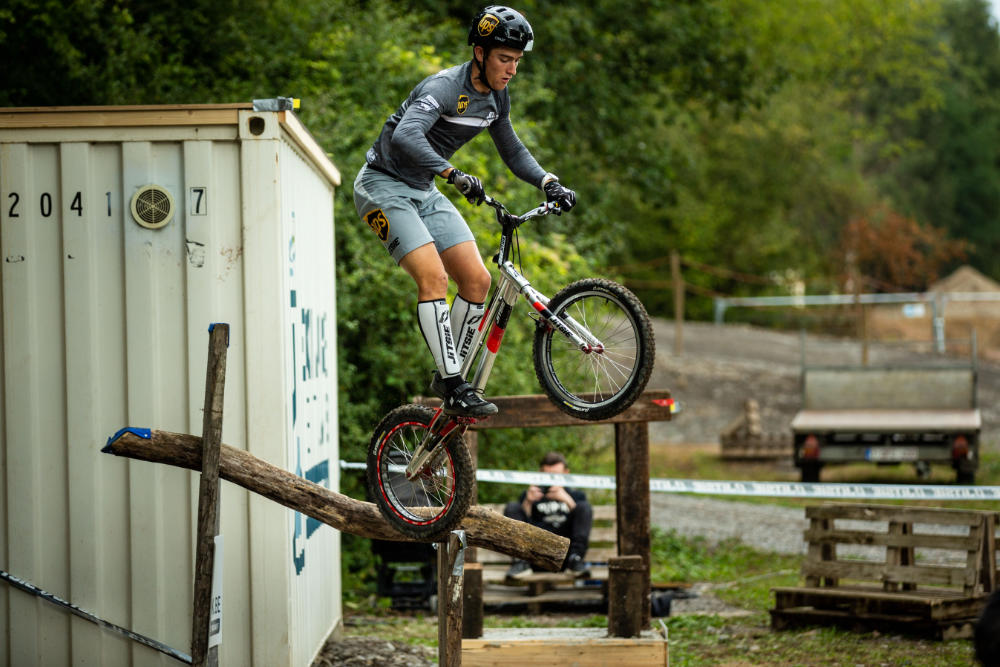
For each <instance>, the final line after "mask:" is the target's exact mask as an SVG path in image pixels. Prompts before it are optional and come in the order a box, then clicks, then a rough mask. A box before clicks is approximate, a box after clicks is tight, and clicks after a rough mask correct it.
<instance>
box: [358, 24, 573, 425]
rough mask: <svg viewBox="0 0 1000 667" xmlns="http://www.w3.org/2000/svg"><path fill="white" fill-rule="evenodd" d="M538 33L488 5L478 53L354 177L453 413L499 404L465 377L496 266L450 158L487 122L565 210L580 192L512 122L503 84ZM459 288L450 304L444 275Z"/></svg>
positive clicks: (478, 30)
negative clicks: (488, 258)
mask: <svg viewBox="0 0 1000 667" xmlns="http://www.w3.org/2000/svg"><path fill="white" fill-rule="evenodd" d="M533 41H534V33H532V31H531V26H530V25H529V24H528V21H527V20H526V19H525V18H524V16H522V15H521V14H520V13H518V12H517V11H515V10H513V9H511V8H509V7H505V6H503V5H490V6H489V7H486V8H485V9H483V10H482V11H480V12H479V14H478V15H477V16H476V18H475V20H474V21H473V22H472V27H471V29H470V30H469V44H470V45H471V46H472V47H473V48H472V59H471V60H470V61H469V62H466V63H465V64H463V65H458V66H456V67H452V68H450V69H446V70H443V71H441V72H438V73H437V74H434V75H432V76H429V77H427V78H426V79H424V80H423V81H421V82H420V83H419V84H418V85H417V87H416V88H414V89H413V91H412V92H411V93H410V95H409V96H408V97H407V98H406V100H404V101H403V103H402V104H401V105H400V106H399V108H398V109H397V110H396V112H395V113H393V114H392V116H390V117H389V119H388V120H387V121H386V122H385V125H384V126H383V127H382V132H381V134H379V137H378V139H377V140H376V141H375V144H374V145H373V146H372V147H371V149H369V151H368V154H367V156H366V164H365V166H363V167H362V168H361V171H360V172H358V176H357V178H356V179H355V181H354V205H355V207H356V208H357V210H358V215H360V216H361V218H362V219H363V220H364V221H365V222H367V223H368V225H369V226H370V227H371V228H372V231H374V232H375V234H376V235H377V236H378V238H379V240H380V241H381V242H382V245H383V246H385V249H386V250H387V251H388V252H389V254H390V255H392V258H393V259H394V260H395V261H396V263H397V264H399V266H401V267H403V269H404V270H405V271H406V272H407V273H408V274H409V275H410V276H411V277H412V278H413V280H414V282H416V284H417V320H418V322H419V325H420V331H421V332H422V333H423V336H424V340H425V341H426V343H427V347H428V348H430V351H431V355H432V356H433V357H434V363H435V365H436V366H437V370H436V371H435V373H434V376H433V378H432V380H431V390H432V391H433V392H434V393H436V394H437V395H439V396H441V398H442V399H444V410H445V412H446V413H448V414H453V415H459V416H467V417H487V416H489V415H492V414H496V412H497V408H496V406H495V405H493V404H492V403H489V402H487V401H485V400H484V399H483V398H482V397H481V396H479V395H478V393H477V392H476V391H475V390H474V389H473V387H472V386H471V385H470V384H469V383H468V382H466V381H465V379H464V378H463V377H462V375H461V369H462V363H463V361H464V359H465V356H466V355H467V354H468V352H469V343H470V341H471V338H472V336H473V335H474V334H475V331H476V328H477V327H478V325H479V321H480V320H481V319H482V317H483V316H484V310H485V305H484V303H485V300H486V295H487V293H488V292H489V288H490V273H489V271H487V269H486V267H485V266H484V265H483V260H482V257H480V255H479V250H478V248H477V247H476V242H475V238H474V237H473V235H472V232H471V231H470V230H469V226H468V224H466V222H465V220H464V219H463V218H462V216H461V214H460V213H459V212H458V210H457V209H456V208H455V206H454V205H453V204H452V203H451V202H450V201H449V200H448V199H447V198H446V197H445V196H444V195H442V194H441V192H440V191H438V189H437V186H436V184H435V182H434V177H435V176H440V177H441V178H443V179H445V180H446V181H447V182H448V183H449V184H450V185H453V186H454V187H455V188H457V189H458V191H459V192H460V193H461V194H462V195H464V196H465V198H466V199H467V200H468V201H469V202H470V203H474V204H476V205H477V206H478V205H479V204H482V202H483V198H484V196H485V193H484V191H483V185H482V183H481V182H480V180H479V179H478V178H476V177H475V176H472V175H470V174H466V173H464V172H462V171H460V170H458V169H456V168H455V167H454V165H452V164H451V162H450V159H451V157H452V155H454V153H455V151H457V150H458V149H459V148H460V147H462V146H463V145H464V144H466V143H467V142H469V141H470V140H472V138H473V137H475V136H476V135H477V134H479V133H480V132H481V131H482V130H483V129H484V128H488V129H489V131H490V136H491V137H492V138H493V143H494V144H496V147H497V151H498V152H499V154H500V157H501V158H502V159H503V161H504V163H505V164H506V165H507V167H508V168H509V169H510V170H511V171H512V172H513V173H514V174H515V175H516V176H517V177H519V178H521V179H522V180H524V181H526V182H528V183H531V184H532V185H535V186H537V187H538V188H540V189H542V190H543V191H544V192H545V195H546V198H547V200H548V201H556V202H558V203H559V207H560V209H561V210H564V211H568V210H570V209H571V208H573V206H574V205H575V204H576V194H575V193H574V192H573V191H572V190H570V189H568V188H566V187H564V186H563V185H561V184H560V183H559V178H558V177H557V176H555V175H554V174H550V173H547V172H546V171H545V170H544V169H542V168H541V167H540V166H539V164H538V162H537V161H536V160H535V158H534V157H532V155H531V153H530V152H529V151H528V149H527V148H525V146H524V144H522V143H521V140H520V139H518V137H517V134H515V133H514V129H513V127H512V126H511V122H510V96H509V94H508V92H507V84H508V83H509V82H510V80H511V79H512V78H513V77H514V75H515V74H516V73H517V65H518V62H519V61H520V60H521V57H522V56H523V55H524V53H525V52H527V51H530V50H531V46H532V42H533ZM449 277H450V278H451V279H452V280H454V281H455V283H456V285H457V286H458V295H457V296H456V297H455V300H454V303H453V304H452V307H451V308H450V309H449V307H448V302H447V300H446V298H445V297H446V296H447V292H448V278H449Z"/></svg>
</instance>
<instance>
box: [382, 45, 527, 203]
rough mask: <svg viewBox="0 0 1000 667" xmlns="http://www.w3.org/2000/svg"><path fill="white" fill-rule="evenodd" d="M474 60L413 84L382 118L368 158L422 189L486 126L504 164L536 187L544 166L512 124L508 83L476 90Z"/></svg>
mask: <svg viewBox="0 0 1000 667" xmlns="http://www.w3.org/2000/svg"><path fill="white" fill-rule="evenodd" d="M472 66H473V65H472V61H469V62H467V63H465V64H464V65H458V66H456V67H452V68H449V69H446V70H442V71H440V72H438V73H437V74H433V75H431V76H429V77H427V78H426V79H424V80H423V81H421V82H420V83H419V84H417V87H416V88H414V89H413V91H412V92H411V93H410V95H409V97H407V98H406V100H405V101H404V102H403V103H402V104H401V105H400V106H399V108H398V109H397V110H396V112H395V113H394V114H392V116H390V117H389V119H388V120H387V121H386V122H385V125H384V126H383V127H382V132H381V133H380V134H379V137H378V139H377V140H376V141H375V144H374V145H373V146H372V147H371V149H369V151H368V155H367V160H368V164H370V165H372V166H374V167H376V168H377V169H379V170H381V171H383V172H385V173H387V174H389V175H391V176H394V177H395V178H398V179H399V180H400V181H402V182H404V183H406V184H407V185H409V186H410V187H413V188H417V189H420V190H426V189H427V188H428V187H430V185H431V183H432V182H433V181H434V176H435V175H436V174H440V173H441V172H442V171H444V170H445V169H447V168H449V167H451V166H453V165H452V164H451V163H450V162H449V160H450V159H451V156H452V155H454V154H455V151H457V150H458V149H459V148H461V147H462V146H463V145H465V144H466V143H468V142H469V141H471V140H472V139H473V138H474V137H475V136H476V135H478V134H479V133H480V132H482V131H483V128H489V130H490V136H491V137H492V138H493V143H494V144H496V147H497V151H498V152H499V153H500V157H501V158H502V159H503V161H504V163H505V164H506V165H507V167H508V168H509V169H510V170H511V171H512V172H513V173H514V175H516V176H517V177H518V178H520V179H522V180H524V181H527V182H528V183H531V184H532V185H534V186H536V187H539V188H540V187H541V186H542V179H543V178H544V177H545V170H544V169H542V168H541V166H539V164H538V162H537V161H536V160H535V158H534V157H533V156H532V155H531V153H530V152H529V151H528V149H527V148H525V146H524V144H523V143H521V140H520V139H518V137H517V134H516V133H515V132H514V128H513V127H512V126H511V124H510V95H509V94H508V93H507V89H506V88H505V89H504V90H501V91H498V92H490V93H485V94H484V93H480V92H479V91H477V90H476V89H475V88H474V87H473V85H472V81H471V73H470V69H471V67H472Z"/></svg>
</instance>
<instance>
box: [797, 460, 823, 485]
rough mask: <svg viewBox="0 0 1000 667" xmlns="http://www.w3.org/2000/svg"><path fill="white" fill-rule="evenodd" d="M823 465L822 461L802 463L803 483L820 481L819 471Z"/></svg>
mask: <svg viewBox="0 0 1000 667" xmlns="http://www.w3.org/2000/svg"><path fill="white" fill-rule="evenodd" d="M822 467H823V464H821V463H815V462H810V463H803V464H802V483H803V484H815V483H817V482H819V471H820V468H822Z"/></svg>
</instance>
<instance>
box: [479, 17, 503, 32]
mask: <svg viewBox="0 0 1000 667" xmlns="http://www.w3.org/2000/svg"><path fill="white" fill-rule="evenodd" d="M498 25H500V19H498V18H497V17H495V16H493V14H487V15H486V16H484V17H483V18H481V19H480V20H479V25H478V26H477V28H476V29H477V30H478V31H479V36H480V37H486V35H489V34H490V33H492V32H493V30H495V29H496V27H497V26H498Z"/></svg>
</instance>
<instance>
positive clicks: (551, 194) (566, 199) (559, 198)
mask: <svg viewBox="0 0 1000 667" xmlns="http://www.w3.org/2000/svg"><path fill="white" fill-rule="evenodd" d="M542 189H543V190H545V197H546V199H547V200H548V201H554V202H558V203H559V210H560V212H562V211H568V210H570V209H572V208H573V207H574V206H576V193H575V192H573V191H572V190H570V189H569V188H567V187H566V186H564V185H562V184H560V183H559V181H549V182H548V183H546V184H545V186H544V187H543V188H542Z"/></svg>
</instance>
